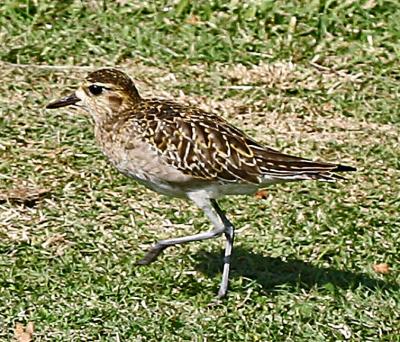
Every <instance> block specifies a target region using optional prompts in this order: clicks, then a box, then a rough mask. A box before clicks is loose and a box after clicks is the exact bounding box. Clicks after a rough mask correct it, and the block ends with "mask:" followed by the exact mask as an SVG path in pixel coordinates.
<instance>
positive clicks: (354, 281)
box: [193, 247, 400, 293]
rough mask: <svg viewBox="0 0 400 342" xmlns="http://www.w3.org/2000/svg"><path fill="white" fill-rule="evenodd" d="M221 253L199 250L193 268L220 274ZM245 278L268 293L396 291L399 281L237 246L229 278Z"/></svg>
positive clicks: (398, 287)
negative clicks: (360, 289) (319, 289)
mask: <svg viewBox="0 0 400 342" xmlns="http://www.w3.org/2000/svg"><path fill="white" fill-rule="evenodd" d="M222 257H223V256H222V254H221V253H220V252H207V251H204V250H200V251H199V252H198V253H197V254H195V255H194V256H193V258H194V259H195V261H196V263H197V264H196V266H195V267H196V269H197V270H198V271H200V272H202V273H204V274H207V275H208V276H217V275H218V274H220V273H221V268H222V265H221V262H222ZM235 277H245V278H247V279H250V280H253V281H255V282H257V283H258V284H260V285H261V287H262V289H263V290H264V291H266V292H268V293H274V292H276V291H278V290H279V289H280V288H281V287H282V286H285V287H289V288H293V289H294V291H297V289H299V288H300V289H301V288H302V289H311V288H312V287H314V286H318V287H323V288H326V289H327V290H329V291H334V290H335V288H342V289H355V288H357V287H359V286H360V285H361V286H363V287H365V288H367V289H369V290H376V289H389V290H394V291H398V290H399V289H400V286H399V284H396V283H390V282H386V281H384V280H380V279H374V278H371V277H370V276H368V275H367V274H365V273H357V272H351V271H342V270H338V269H334V268H329V267H328V268H324V267H318V266H313V265H311V264H310V263H307V262H304V261H301V260H297V259H289V260H283V259H282V258H276V257H268V256H263V255H260V254H256V253H253V252H250V251H248V250H246V249H245V248H243V247H237V248H235V250H234V254H233V258H232V269H231V274H230V278H232V279H233V278H235Z"/></svg>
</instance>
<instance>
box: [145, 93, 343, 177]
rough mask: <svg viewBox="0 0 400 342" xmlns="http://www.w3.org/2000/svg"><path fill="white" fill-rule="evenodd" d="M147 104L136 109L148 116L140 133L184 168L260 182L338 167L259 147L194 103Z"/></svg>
mask: <svg viewBox="0 0 400 342" xmlns="http://www.w3.org/2000/svg"><path fill="white" fill-rule="evenodd" d="M146 106H147V107H146V110H143V108H142V109H141V110H140V112H141V113H145V114H143V115H145V116H146V117H145V118H143V119H144V120H143V126H142V129H143V137H144V138H145V139H146V140H147V141H149V142H150V143H151V144H152V145H153V146H154V147H155V148H156V149H157V150H158V151H159V152H160V153H161V154H162V155H163V157H164V158H165V160H167V162H168V163H170V164H171V165H174V166H175V167H176V168H177V169H179V170H180V171H182V172H183V173H184V174H190V175H192V176H194V177H197V178H202V179H207V180H222V181H225V182H241V183H242V182H245V183H262V182H263V179H264V178H265V177H266V176H269V177H276V178H281V179H288V180H290V178H294V177H297V179H298V176H299V175H300V176H301V175H304V179H307V178H318V177H317V176H318V175H319V174H320V173H327V172H329V171H335V170H334V169H335V168H336V167H337V166H336V165H333V164H327V163H317V162H312V161H310V160H307V159H303V158H299V157H294V156H290V155H286V154H283V153H281V152H279V151H276V150H273V149H270V148H266V147H263V146H261V145H259V144H258V143H257V142H256V141H254V140H253V139H251V138H250V137H248V136H247V135H246V134H245V133H244V132H242V131H241V130H239V129H237V128H235V127H234V126H232V125H230V124H228V123H227V122H226V121H225V120H223V119H222V118H220V117H218V116H216V115H213V114H209V113H205V112H203V111H201V110H199V109H196V108H191V107H186V106H181V105H178V104H176V103H173V102H169V101H147V102H146ZM314 176H315V177H314ZM322 178H323V177H322ZM328 178H329V177H328Z"/></svg>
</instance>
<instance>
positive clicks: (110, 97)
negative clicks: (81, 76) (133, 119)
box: [46, 68, 140, 122]
mask: <svg viewBox="0 0 400 342" xmlns="http://www.w3.org/2000/svg"><path fill="white" fill-rule="evenodd" d="M138 101H140V96H139V93H138V91H137V89H136V87H135V84H134V83H133V81H132V79H131V78H130V77H129V76H128V75H127V74H125V73H124V72H122V71H120V70H117V69H111V68H106V69H99V70H96V71H93V72H91V73H90V74H89V75H88V76H87V77H86V78H85V80H84V81H83V83H82V84H81V85H80V86H79V88H78V89H77V90H76V91H75V92H74V93H72V94H71V95H68V96H66V97H63V98H61V99H59V100H56V101H54V102H51V103H49V104H48V105H47V106H46V108H49V109H53V108H60V107H65V106H70V105H75V106H78V107H82V108H84V109H86V110H87V111H89V113H90V114H91V115H92V117H93V119H94V120H95V122H101V121H103V120H104V119H106V118H107V117H112V116H114V115H118V113H120V112H121V111H122V110H124V108H128V107H130V106H132V105H134V104H135V103H136V102H138Z"/></svg>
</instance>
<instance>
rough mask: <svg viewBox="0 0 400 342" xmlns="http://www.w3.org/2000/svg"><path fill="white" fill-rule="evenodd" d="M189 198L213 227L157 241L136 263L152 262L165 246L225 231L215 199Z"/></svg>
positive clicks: (208, 237)
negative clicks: (193, 233)
mask: <svg viewBox="0 0 400 342" xmlns="http://www.w3.org/2000/svg"><path fill="white" fill-rule="evenodd" d="M189 198H191V199H192V200H193V201H194V202H195V203H196V204H197V206H199V207H200V208H201V209H202V210H203V211H204V213H205V214H206V215H207V217H208V218H209V219H210V220H211V222H212V223H213V225H214V229H213V230H211V231H209V232H204V233H199V234H195V235H189V236H183V237H179V238H172V239H168V240H161V241H158V242H157V243H156V244H155V245H154V246H153V247H151V249H150V250H149V251H148V252H147V254H146V255H145V256H144V258H143V259H141V260H139V261H138V262H137V264H138V265H148V264H150V263H152V262H153V261H154V260H156V259H157V257H158V256H159V255H160V254H161V252H162V251H163V250H164V249H166V248H167V247H171V246H174V245H178V244H182V243H187V242H192V241H201V240H206V239H211V238H214V237H217V236H219V235H221V234H222V233H224V232H225V231H226V228H225V221H224V217H221V214H220V213H222V212H221V210H220V209H219V208H218V206H216V202H215V201H213V202H211V200H210V199H204V198H199V197H196V196H193V197H189ZM214 203H215V204H214ZM215 206H216V207H215ZM222 215H223V214H222Z"/></svg>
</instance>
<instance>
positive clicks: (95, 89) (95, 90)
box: [89, 84, 104, 95]
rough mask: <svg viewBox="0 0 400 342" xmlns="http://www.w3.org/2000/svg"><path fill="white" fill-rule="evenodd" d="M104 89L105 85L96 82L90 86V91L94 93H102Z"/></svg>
mask: <svg viewBox="0 0 400 342" xmlns="http://www.w3.org/2000/svg"><path fill="white" fill-rule="evenodd" d="M103 89H104V88H103V87H101V86H98V85H96V84H92V85H91V86H89V91H90V93H91V94H93V95H100V94H101V93H102V92H103Z"/></svg>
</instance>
